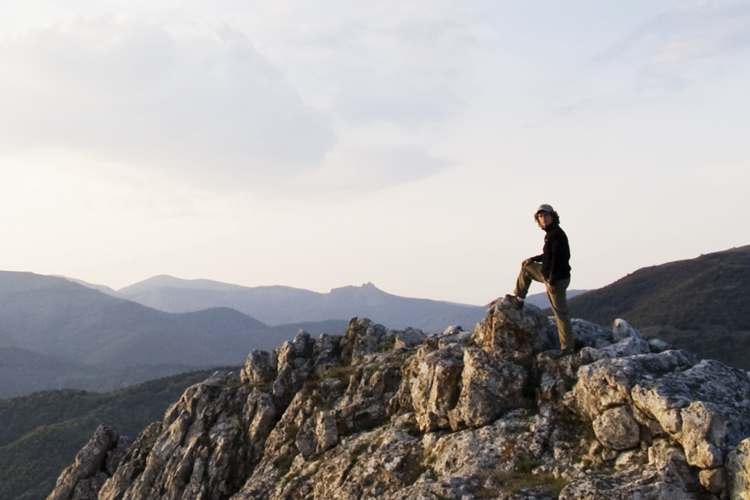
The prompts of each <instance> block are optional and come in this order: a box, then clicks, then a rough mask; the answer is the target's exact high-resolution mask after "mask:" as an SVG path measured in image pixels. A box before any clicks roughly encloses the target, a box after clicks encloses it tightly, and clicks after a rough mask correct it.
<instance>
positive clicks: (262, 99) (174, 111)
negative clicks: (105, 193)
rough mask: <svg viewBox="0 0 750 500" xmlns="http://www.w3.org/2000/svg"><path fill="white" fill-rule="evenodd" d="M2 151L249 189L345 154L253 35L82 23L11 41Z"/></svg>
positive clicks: (0, 121)
mask: <svg viewBox="0 0 750 500" xmlns="http://www.w3.org/2000/svg"><path fill="white" fill-rule="evenodd" d="M0 57H1V58H2V60H3V61H4V66H5V67H4V78H3V80H2V81H1V82H0V107H1V108H2V109H3V113H2V118H0V150H3V149H4V150H5V151H6V152H8V151H13V152H16V151H18V150H20V149H36V148H44V149H59V150H62V151H69V152H72V153H75V154H76V155H84V156H90V157H91V158H92V159H94V160H99V161H109V162H117V163H120V164H124V165H132V166H139V167H146V168H148V169H163V170H165V171H172V172H176V173H179V174H180V175H183V176H189V177H191V178H194V179H196V180H198V181H199V182H201V183H206V182H207V181H210V182H211V183H215V184H216V185H228V184H234V185H236V184H240V185H241V184H242V183H243V182H244V183H248V182H252V181H253V180H255V179H259V178H268V177H270V178H273V177H278V176H284V175H289V174H297V173H300V172H303V171H305V170H306V169H310V168H314V167H316V166H317V165H318V163H319V161H320V160H321V159H322V158H323V157H324V155H325V154H326V153H327V152H328V151H330V150H331V148H332V147H333V146H334V142H335V137H334V132H333V129H332V126H331V123H330V119H329V117H328V116H326V115H325V114H323V113H321V112H320V111H317V110H315V109H312V108H310V107H309V106H306V105H305V103H304V102H303V101H302V100H301V99H300V97H299V96H298V95H297V93H296V92H295V90H294V89H293V88H292V87H291V86H290V85H289V84H288V83H287V82H286V81H285V79H284V78H283V76H282V74H281V73H280V72H279V71H278V70H277V69H276V68H275V67H274V66H273V65H272V64H271V63H270V62H269V61H267V60H266V59H265V58H264V57H263V56H262V55H261V54H260V53H259V52H258V51H257V50H256V49H255V48H254V47H253V45H252V44H251V43H250V41H249V40H248V39H247V38H246V37H245V36H243V35H241V34H239V33H237V32H233V31H231V30H229V29H225V30H222V31H213V32H205V31H204V32H185V31H182V32H171V31H169V30H168V29H167V28H165V27H163V26H159V25H155V24H148V23H141V22H135V21H132V20H129V21H125V20H121V19H111V18H110V19H105V18H100V19H95V20H91V19H88V20H76V21H74V22H71V23H67V24H64V25H58V26H54V27H50V28H48V29H45V30H42V31H34V32H29V33H26V34H24V35H22V36H17V37H15V38H12V39H5V40H2V43H1V44H0Z"/></svg>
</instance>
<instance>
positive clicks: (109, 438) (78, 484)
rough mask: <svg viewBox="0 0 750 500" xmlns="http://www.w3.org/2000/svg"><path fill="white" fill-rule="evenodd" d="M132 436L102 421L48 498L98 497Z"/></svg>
mask: <svg viewBox="0 0 750 500" xmlns="http://www.w3.org/2000/svg"><path fill="white" fill-rule="evenodd" d="M129 445H130V439H129V438H127V437H126V436H120V435H119V434H118V432H117V431H116V430H114V429H112V428H111V427H107V426H105V425H100V426H99V427H97V429H96V430H95V431H94V434H93V435H92V436H91V438H90V439H89V441H88V442H87V443H86V444H85V445H84V446H83V448H81V450H80V451H79V452H78V454H77V455H76V458H75V461H74V462H73V463H72V464H71V465H69V466H68V467H66V468H65V470H64V471H63V472H62V474H60V477H59V478H58V479H57V483H56V484H55V489H54V490H53V492H52V493H51V494H50V495H49V496H48V497H47V498H48V499H49V500H68V499H77V500H89V499H96V498H97V495H98V493H99V490H100V489H101V487H102V485H103V484H104V482H105V481H106V480H107V478H108V477H109V476H110V475H112V474H113V473H114V472H115V470H116V469H117V466H118V465H119V464H120V462H121V461H122V459H123V457H124V455H125V452H126V450H127V449H128V446H129Z"/></svg>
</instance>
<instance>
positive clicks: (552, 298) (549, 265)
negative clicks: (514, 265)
mask: <svg viewBox="0 0 750 500" xmlns="http://www.w3.org/2000/svg"><path fill="white" fill-rule="evenodd" d="M534 220H535V221H536V223H537V224H538V225H539V227H540V228H542V229H543V230H544V231H545V232H546V233H547V234H546V235H545V236H544V250H543V252H542V253H541V254H539V255H535V256H534V257H530V258H528V259H526V260H524V261H523V263H522V264H521V272H520V273H519V274H518V279H517V280H516V289H515V292H514V293H513V295H511V294H508V295H506V296H505V298H506V300H508V301H509V302H510V303H511V304H513V305H514V306H516V307H517V308H518V309H521V308H522V307H523V302H524V299H525V298H526V294H527V293H528V291H529V287H530V286H531V281H532V280H534V281H539V282H540V283H544V286H545V288H546V289H547V297H549V302H550V304H551V305H552V312H553V313H554V314H555V322H556V323H557V334H558V335H559V337H560V350H561V351H562V353H563V354H569V353H571V352H573V347H574V338H573V329H572V327H571V325H570V317H569V316H568V300H567V297H566V291H567V289H568V285H569V284H570V263H569V261H570V247H569V246H568V236H567V235H566V234H565V231H563V230H562V228H561V227H560V217H559V216H558V215H557V212H555V210H554V209H553V208H552V207H551V206H550V205H547V204H543V205H540V206H539V208H538V209H537V210H536V212H534Z"/></svg>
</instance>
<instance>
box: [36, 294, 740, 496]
mask: <svg viewBox="0 0 750 500" xmlns="http://www.w3.org/2000/svg"><path fill="white" fill-rule="evenodd" d="M573 328H574V332H575V336H576V344H577V349H576V352H575V354H573V355H569V356H559V351H557V350H556V348H557V346H556V337H557V335H556V331H555V328H554V324H553V322H552V321H551V318H550V317H546V316H544V315H543V314H542V313H541V312H540V310H539V309H537V308H535V307H533V306H528V305H527V306H526V307H525V308H524V309H523V310H522V311H519V310H516V309H514V308H513V307H512V306H511V305H509V304H507V303H505V302H500V303H498V304H497V305H496V306H495V307H493V308H492V309H490V310H489V311H488V313H487V316H486V318H485V319H484V320H483V321H481V322H480V323H477V325H476V326H475V328H474V330H473V331H472V332H465V331H462V330H461V329H460V328H456V327H451V328H449V329H447V330H446V331H445V332H444V333H443V334H442V335H439V336H431V337H427V336H425V335H424V334H423V333H422V332H420V331H419V330H414V329H407V330H403V331H392V330H387V329H386V328H385V327H383V326H382V325H378V324H376V323H373V322H372V321H370V320H369V319H364V318H354V319H352V320H351V321H350V323H349V326H348V329H347V332H346V334H345V335H343V336H330V335H325V334H324V335H321V336H320V337H318V338H312V337H311V336H310V335H309V334H307V333H305V332H300V333H299V334H298V335H297V336H296V337H295V338H294V339H293V340H292V341H288V342H285V343H284V344H283V345H281V346H280V347H278V348H277V349H275V350H274V351H273V352H266V351H253V352H251V353H250V354H249V356H248V358H247V361H246V363H245V365H244V367H243V368H242V370H241V371H239V372H225V373H216V374H214V376H212V377H211V378H209V379H207V380H205V381H204V382H202V383H200V384H196V385H193V386H191V387H189V388H188V389H187V390H186V391H185V392H184V393H183V394H182V396H181V397H180V399H179V400H178V401H176V402H175V403H173V404H172V405H171V406H170V407H169V409H168V410H167V411H166V412H165V414H164V417H163V419H162V420H161V421H158V422H154V423H153V424H151V425H149V426H148V427H147V428H146V429H145V430H144V431H143V432H142V433H141V434H140V435H139V436H138V437H137V438H136V439H135V440H134V441H133V442H132V443H130V442H128V441H127V440H125V439H124V438H121V437H120V436H118V435H117V432H116V431H115V430H113V429H108V428H105V427H101V428H100V429H98V430H97V432H96V433H95V434H94V436H93V437H92V439H91V441H90V442H89V443H88V444H87V445H86V446H85V447H84V448H83V449H82V450H81V451H80V452H79V454H78V456H77V457H76V460H75V462H74V463H73V464H71V465H70V466H69V467H68V468H67V469H65V471H63V473H62V474H61V476H60V478H59V479H58V482H57V486H56V488H55V489H54V491H53V492H52V493H51V494H50V496H49V497H48V498H50V499H55V500H67V499H76V500H83V499H95V498H98V499H100V500H110V499H112V500H114V499H118V500H119V499H143V498H162V499H230V498H231V499H233V500H239V499H261V498H263V499H265V498H269V499H287V498H291V499H294V498H341V499H355V498H373V497H381V498H389V499H406V498H418V499H442V498H464V499H471V498H502V499H511V498H513V499H521V498H537V499H546V498H562V499H605V498H607V499H612V498H643V499H647V498H654V499H673V498H680V499H681V498H685V499H689V498H696V499H699V498H707V499H711V498H715V499H722V498H733V499H734V498H738V499H750V437H749V436H750V377H748V373H746V372H744V371H742V370H738V369H734V368H731V367H729V366H726V365H724V364H722V363H719V362H717V361H711V360H698V359H696V358H695V357H694V356H693V355H691V354H690V353H688V352H685V351H680V350H673V349H669V346H667V345H665V344H664V343H663V342H658V341H651V342H649V341H646V340H645V339H643V338H642V337H641V336H640V335H639V333H638V331H636V330H635V329H634V328H632V327H631V326H630V325H629V324H628V323H627V322H626V321H624V320H621V319H618V320H616V321H615V322H614V324H613V327H612V329H611V330H610V329H604V328H602V327H600V326H598V325H596V324H593V323H589V322H586V321H583V320H579V319H574V320H573ZM125 450H127V451H125Z"/></svg>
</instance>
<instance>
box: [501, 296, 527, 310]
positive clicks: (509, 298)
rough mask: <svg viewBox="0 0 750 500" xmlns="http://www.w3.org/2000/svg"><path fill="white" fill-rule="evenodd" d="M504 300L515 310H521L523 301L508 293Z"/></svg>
mask: <svg viewBox="0 0 750 500" xmlns="http://www.w3.org/2000/svg"><path fill="white" fill-rule="evenodd" d="M505 300H506V301H507V302H509V303H510V305H512V306H513V307H515V308H516V309H519V310H520V309H523V299H522V298H520V297H516V296H515V295H512V294H510V293H509V294H507V295H506V296H505Z"/></svg>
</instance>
